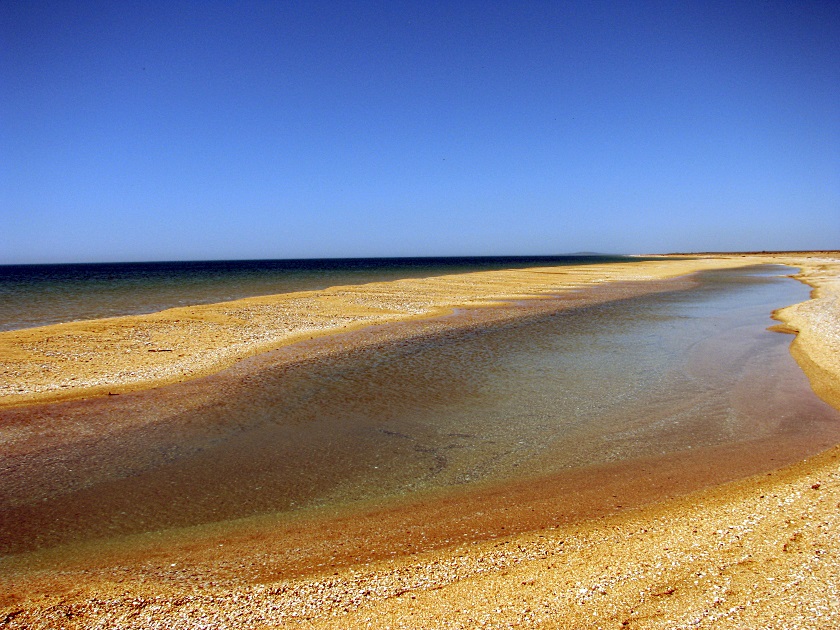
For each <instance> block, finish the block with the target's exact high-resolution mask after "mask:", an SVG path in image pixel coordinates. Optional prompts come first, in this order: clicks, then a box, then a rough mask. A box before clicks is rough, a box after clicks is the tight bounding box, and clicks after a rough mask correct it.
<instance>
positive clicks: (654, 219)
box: [0, 0, 840, 263]
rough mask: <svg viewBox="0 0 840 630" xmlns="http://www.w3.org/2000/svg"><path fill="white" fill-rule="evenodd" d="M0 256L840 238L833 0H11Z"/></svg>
mask: <svg viewBox="0 0 840 630" xmlns="http://www.w3.org/2000/svg"><path fill="white" fill-rule="evenodd" d="M0 29H1V30H0V219H1V220H0V263H28V262H77V261H132V260H182V259H226V258H314V257H339V256H423V255H485V254H486V255H494V254H500V255H501V254H560V253H568V252H576V251H599V252H615V253H643V252H667V251H700V250H763V249H768V250H769V249H817V248H835V249H836V248H840V2H836V1H827V2H807V1H806V2H733V1H730V0H727V1H724V2H690V1H687V2H672V1H664V2H631V1H616V2H592V1H584V2H560V1H559V0H558V1H554V2H546V3H541V2H500V3H494V2H490V1H483V2H475V3H471V2H464V1H462V0H459V1H454V0H453V1H452V2H441V3H436V2H431V1H426V2H399V1H385V2H370V3H367V2H355V1H353V2H316V1H304V2H299V3H298V2H282V1H276V2H213V1H209V0H203V1H197V2H177V1H172V0H170V1H167V2H154V1H151V2H130V1H120V2H113V1H112V0H106V1H103V2H84V1H73V2H67V1H60V2H39V1H26V2H24V1H17V0H2V2H0Z"/></svg>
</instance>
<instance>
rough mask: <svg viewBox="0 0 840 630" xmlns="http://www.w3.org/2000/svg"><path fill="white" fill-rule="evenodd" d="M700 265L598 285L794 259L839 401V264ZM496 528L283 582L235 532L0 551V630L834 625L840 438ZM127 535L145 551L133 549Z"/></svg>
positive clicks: (808, 352) (820, 364) (831, 392)
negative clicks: (694, 485)
mask: <svg viewBox="0 0 840 630" xmlns="http://www.w3.org/2000/svg"><path fill="white" fill-rule="evenodd" d="M705 260H706V259H703V260H701V261H699V262H698V261H685V262H678V263H673V262H666V261H663V262H662V263H661V266H658V267H657V265H659V264H660V263H651V267H648V268H647V270H644V268H643V267H642V266H641V265H639V266H638V267H634V266H631V267H629V268H628V269H626V270H624V271H622V272H621V274H624V273H626V274H627V275H626V276H622V275H620V274H619V273H618V272H616V275H613V276H610V279H613V280H615V279H622V280H628V279H632V278H630V277H628V276H629V275H631V274H634V273H637V274H641V275H642V276H643V277H644V274H648V276H647V277H650V278H657V277H671V276H674V275H680V274H681V273H687V272H690V271H693V270H695V269H700V268H704V267H703V264H709V265H710V266H712V267H718V266H734V265H739V264H755V263H760V262H779V263H785V264H791V265H795V266H797V267H799V268H800V269H801V273H800V274H799V279H800V280H802V281H803V282H806V283H808V284H810V285H811V286H813V287H814V292H813V296H812V298H813V299H812V300H810V301H808V302H805V303H803V304H800V305H795V306H792V307H789V308H786V309H782V310H781V311H780V312H779V313H777V317H778V319H779V320H780V321H781V322H782V324H781V325H782V326H785V327H787V328H788V329H790V330H797V331H799V335H798V336H797V338H796V341H795V343H794V346H793V349H792V351H793V354H794V356H795V357H796V359H797V360H798V361H799V362H800V365H802V367H803V369H804V370H805V371H806V373H807V374H808V376H809V377H810V378H811V380H812V383H814V388H815V390H816V391H817V392H818V393H819V394H820V395H821V396H822V397H823V398H824V399H825V400H827V401H828V402H830V403H831V404H833V405H834V406H839V405H840V396H838V392H840V386H839V385H840V256H838V255H837V254H831V253H820V254H813V255H805V254H796V255H777V256H774V257H768V256H761V257H758V256H756V257H750V258H748V259H746V260H742V259H741V258H735V257H731V258H729V257H727V258H714V259H708V262H704V261H705ZM643 264H644V265H648V263H643ZM568 270H569V268H563V269H562V270H561V271H563V272H567V271H568ZM584 271H587V269H584ZM592 271H594V270H592ZM657 274H661V275H657ZM598 279H599V278H598V277H597V276H592V277H590V278H589V281H590V282H596V281H597V280H598ZM584 280H585V278H584V279H581V280H580V282H583V281H584ZM489 284H490V285H492V283H489ZM560 285H561V283H560V282H558V283H557V285H555V286H554V288H549V289H546V290H545V292H551V291H557V290H558V287H560ZM368 288H369V287H365V289H368ZM503 288H505V289H506V290H507V291H509V293H508V294H504V293H503V292H502V291H501V290H500V291H499V292H498V293H495V294H493V293H491V292H490V291H487V292H486V293H485V294H484V295H483V296H482V297H480V298H473V301H470V300H467V299H464V300H463V301H458V300H453V301H451V302H448V303H446V305H440V303H439V304H438V306H437V307H436V308H439V309H442V310H445V309H447V308H451V306H452V305H453V304H456V303H481V302H482V301H484V302H486V301H490V300H494V299H501V297H502V296H503V295H507V296H510V295H511V294H516V293H517V292H516V291H514V290H512V289H511V286H510V285H505V286H504V287H503ZM530 288H531V286H530V285H529V286H528V290H525V289H523V290H522V293H523V294H528V293H530V292H531V291H530ZM345 289H346V288H345ZM536 292H537V291H534V293H536ZM396 293H397V292H396V291H395V292H394V293H393V294H388V296H389V297H388V299H397V297H396ZM354 295H357V294H354ZM459 295H463V294H459ZM379 296H380V297H381V296H382V294H381V293H380V294H379ZM314 299H316V301H317V298H314ZM370 299H373V298H370ZM419 301H420V300H419V299H417V301H416V302H413V303H414V304H416V303H417V302H419ZM248 302H250V301H248ZM365 304H366V305H367V304H369V302H366V303H365ZM217 306H218V305H217ZM227 307H229V305H227V306H225V308H227ZM366 308H367V306H366ZM429 312H434V308H432V307H430V311H429ZM167 313H170V312H169V311H168V312H167ZM389 316H393V311H391V312H389ZM399 316H400V317H411V316H412V314H410V313H408V311H407V310H406V311H404V312H401V313H400V315H399ZM149 317H152V316H149ZM126 319H127V318H126ZM132 319H134V318H132ZM140 319H145V318H140ZM110 321H117V320H110ZM84 325H91V324H84ZM342 325H343V324H342ZM358 325H360V326H361V325H364V324H358ZM55 328H57V327H50V329H51V330H54V329H55ZM43 330H47V329H39V330H35V331H30V332H32V334H43V332H39V331H43ZM67 334H68V335H69V334H72V333H69V332H68V333H67ZM3 343H6V341H4V342H3ZM152 354H154V353H152ZM3 356H4V357H5V355H3ZM213 365H219V364H218V363H215V364H213ZM208 369H209V368H208ZM135 371H136V370H135ZM68 373H70V371H69V370H68ZM21 382H23V381H21ZM128 382H130V383H135V384H136V383H143V382H147V381H127V383H128ZM125 386H126V387H129V386H130V385H128V384H126V385H125ZM33 391H34V390H33ZM78 391H81V390H78ZM87 391H91V390H90V389H88V390H87ZM28 395H29V396H32V393H31V392H30V393H29V394H28ZM17 400H18V401H21V400H23V398H22V397H19V398H18V399H17ZM497 503H498V504H497V505H490V506H489V507H491V508H493V509H497V510H499V511H500V512H501V511H508V510H513V511H515V509H516V505H515V504H513V503H511V502H510V497H509V496H507V495H503V496H502V497H501V498H500V499H499V501H498V502H497ZM501 522H502V521H501V520H500V523H501ZM263 531H265V528H264V527H263ZM269 531H270V530H269ZM496 536H497V537H496V538H495V539H492V540H485V541H483V542H473V543H469V544H464V543H459V542H457V540H456V539H454V538H453V540H452V542H451V545H449V546H447V547H445V548H442V549H438V550H434V551H429V552H425V553H416V554H412V553H410V552H409V553H406V552H404V551H400V552H399V553H397V552H396V551H395V552H394V555H393V557H391V558H390V559H388V558H387V555H386V554H385V553H381V554H380V555H379V556H378V558H379V559H374V560H373V561H371V560H370V559H369V558H366V557H365V555H364V554H363V553H359V554H358V562H356V563H355V564H350V565H349V566H343V567H336V568H335V570H333V569H331V568H329V567H327V566H325V567H316V568H314V569H313V570H312V571H311V572H310V573H309V574H305V575H300V576H298V577H295V578H290V577H288V576H282V575H274V576H272V575H271V574H270V572H264V573H260V572H259V571H255V569H254V567H255V566H258V565H261V564H262V565H265V564H266V563H270V560H271V558H270V557H269V550H270V547H271V545H267V544H266V542H265V541H264V540H263V539H261V538H260V537H259V536H257V535H256V534H251V535H250V536H249V533H248V531H247V530H244V531H240V533H239V534H237V535H232V534H229V533H224V532H223V533H219V534H218V535H217V537H216V538H212V537H211V538H209V539H212V540H213V541H214V545H213V548H211V547H209V546H204V547H200V548H199V547H195V546H193V547H190V546H189V545H188V544H187V545H185V546H182V547H181V548H180V551H179V553H181V554H183V560H184V561H182V559H180V558H176V557H173V556H172V555H170V554H168V553H165V552H163V551H161V547H160V546H159V545H160V542H159V541H158V543H155V537H154V536H151V538H150V539H149V540H148V541H146V543H145V547H144V545H143V544H140V545H137V544H136V543H132V544H130V545H129V546H128V550H125V549H118V548H115V549H114V550H113V552H112V554H111V556H110V560H109V559H108V558H104V559H101V560H99V561H94V560H91V561H86V560H85V559H84V557H83V556H84V554H82V558H81V559H80V558H79V556H78V555H76V556H73V557H72V558H70V559H68V558H64V557H62V556H61V554H60V553H57V552H51V551H47V552H43V553H39V554H32V555H31V556H18V557H7V558H5V559H0V627H2V628H90V627H97V628H276V627H304V628H362V627H365V628H368V627H373V628H388V627H389V628H476V627H486V628H507V627H544V628H628V627H629V628H695V627H700V628H836V627H840V587H838V584H840V447H834V448H833V449H831V450H829V451H827V452H825V453H823V454H821V455H819V456H816V457H812V458H810V459H808V460H806V461H803V462H800V463H797V464H795V465H793V466H790V467H787V468H785V469H782V470H780V471H776V472H773V473H769V474H762V475H760V476H754V477H750V478H747V479H743V480H740V481H736V482H732V483H728V484H724V485H721V486H717V487H714V488H709V489H705V490H701V491H697V492H694V493H691V494H689V495H685V496H681V497H678V498H672V499H669V500H666V501H663V502H660V503H657V504H654V505H646V506H641V507H639V508H636V509H632V510H627V511H624V512H621V513H618V514H610V515H605V516H603V517H596V518H593V519H591V520H589V521H586V522H584V523H578V524H562V523H558V524H553V525H548V524H545V525H543V526H540V527H536V528H534V529H533V530H532V531H526V532H523V533H518V534H515V535H505V534H504V532H503V531H499V532H498V533H497V534H496ZM272 544H273V545H274V546H275V547H276V546H277V544H278V543H277V541H276V540H275V541H273V543H272ZM292 544H294V543H292ZM132 545H134V547H133V548H134V549H144V552H143V553H142V555H140V556H139V557H138V556H137V555H132V552H131V548H132ZM216 545H220V546H218V547H217V546H216ZM230 547H232V549H229V548H230ZM155 549H157V551H155ZM216 550H218V551H216ZM380 551H385V550H380Z"/></svg>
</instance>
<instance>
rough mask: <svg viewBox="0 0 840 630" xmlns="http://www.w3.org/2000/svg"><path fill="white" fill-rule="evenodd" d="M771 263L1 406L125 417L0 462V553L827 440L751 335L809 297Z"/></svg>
mask: <svg viewBox="0 0 840 630" xmlns="http://www.w3.org/2000/svg"><path fill="white" fill-rule="evenodd" d="M784 272H785V270H784V269H783V268H780V267H777V266H765V267H761V268H751V269H746V270H745V269H741V270H732V271H719V272H706V273H703V274H700V276H699V277H698V280H699V281H698V284H697V286H696V287H695V288H693V289H690V290H680V291H672V292H667V293H661V294H656V295H648V296H644V297H638V298H632V299H628V300H621V301H617V302H611V303H607V304H601V305H598V306H590V307H586V308H579V309H573V310H569V309H565V310H564V308H563V307H564V305H563V304H562V301H561V302H558V307H557V309H556V310H554V311H553V312H552V311H551V309H548V310H547V309H546V305H547V304H548V303H546V302H543V303H542V305H541V310H540V311H539V312H535V313H534V314H532V315H530V316H527V317H523V318H521V319H518V320H516V321H508V322H505V323H496V324H493V325H491V326H487V327H484V328H480V329H472V330H460V331H448V332H447V331H443V332H440V333H434V334H427V335H424V336H419V337H417V338H414V339H408V340H404V341H401V342H399V343H392V344H385V345H382V344H375V345H372V346H370V347H367V348H357V349H355V350H353V351H352V352H347V353H341V352H338V353H333V354H331V355H330V356H329V358H327V359H324V360H318V361H304V362H300V363H296V364H291V365H289V364H286V363H283V362H281V361H278V362H277V363H276V364H274V365H273V366H272V363H271V357H265V358H263V359H261V361H262V363H260V362H259V361H257V362H255V363H256V364H259V365H261V366H262V367H260V369H259V370H256V371H254V370H251V368H248V367H247V365H250V364H247V365H246V366H245V367H241V366H240V368H237V369H239V370H240V371H239V372H236V371H235V370H234V371H231V372H229V374H228V376H225V375H224V374H223V375H220V376H219V377H217V378H210V379H207V380H206V381H204V382H206V385H201V383H200V382H198V381H196V382H193V383H192V384H191V385H189V389H178V387H179V386H173V388H168V389H167V388H164V390H161V391H162V392H164V393H165V392H170V393H172V392H179V391H184V392H187V391H189V392H191V395H189V396H179V395H168V396H167V395H164V393H161V394H156V393H154V392H147V393H144V394H140V395H136V396H125V397H114V398H113V399H99V400H98V401H91V402H90V403H88V404H85V403H68V404H57V405H47V406H41V407H38V408H33V409H35V410H36V411H29V412H27V411H25V410H16V411H6V412H3V413H0V419H2V417H3V416H4V415H5V417H7V418H11V417H12V416H15V415H16V414H17V415H18V416H20V415H21V414H24V415H25V414H26V413H37V414H40V416H44V417H48V418H51V419H52V420H53V421H55V422H71V421H77V420H78V419H79V418H82V420H83V421H85V420H86V419H88V418H89V419H90V420H91V424H92V426H108V425H109V422H110V421H112V420H114V419H117V418H119V417H121V416H124V415H126V414H135V415H137V416H138V418H139V417H142V420H143V422H142V423H139V426H138V427H137V428H133V429H125V430H120V431H116V432H113V433H107V432H104V433H96V434H91V435H88V436H86V437H84V438H83V439H80V440H79V441H78V442H77V443H75V444H73V446H72V448H64V449H63V450H58V451H57V450H55V449H44V450H42V451H40V452H34V453H32V454H30V455H29V456H27V457H26V458H23V459H22V460H21V461H15V462H13V466H12V468H9V467H6V468H5V469H4V470H3V471H2V478H0V481H2V482H3V483H2V484H0V488H2V489H0V541H4V548H3V550H4V551H5V552H10V551H20V550H23V549H31V548H36V547H40V546H49V545H53V544H57V543H60V542H68V541H73V540H81V539H87V538H94V537H100V536H110V535H115V534H124V533H131V532H139V531H151V530H156V529H161V528H165V527H173V526H184V525H192V524H198V523H204V522H213V521H221V520H226V519H231V518H239V517H245V516H250V515H254V514H260V513H268V512H275V511H288V510H296V509H299V508H301V507H307V506H340V505H346V504H347V503H349V502H355V501H363V500H371V499H381V498H385V497H388V496H401V495H406V494H411V493H415V492H417V491H423V490H432V489H440V488H446V487H453V486H464V485H466V484H473V483H492V482H498V481H501V480H504V479H509V478H512V477H517V476H536V475H541V474H547V473H552V472H555V471H560V470H564V469H569V468H580V467H588V466H593V465H597V464H601V463H604V462H613V461H623V460H629V459H633V458H639V457H648V456H657V455H664V454H673V453H680V452H688V451H690V450H692V449H694V450H696V449H704V448H707V447H711V446H714V445H720V444H732V443H743V444H745V445H749V444H751V443H757V442H758V441H760V440H763V439H765V438H774V439H777V440H778V441H779V443H780V444H782V445H784V444H785V443H786V442H790V443H791V444H793V443H796V444H799V443H801V442H802V441H803V440H805V442H807V443H808V444H809V445H810V446H809V448H812V449H814V450H819V449H820V448H824V447H826V446H828V445H829V444H831V443H834V442H836V441H837V440H840V413H838V412H837V411H836V410H834V409H832V408H831V407H829V406H828V405H826V404H825V403H823V402H822V401H820V400H819V399H818V398H817V397H816V396H815V395H814V394H813V392H812V391H811V389H810V387H809V385H808V382H807V379H806V378H805V376H804V374H803V373H802V372H801V371H800V370H799V368H798V367H797V366H796V364H795V362H794V361H793V359H792V358H791V357H790V354H789V351H788V347H789V344H790V341H791V339H792V337H790V336H789V335H782V334H779V333H774V332H769V331H767V330H766V328H767V327H768V326H770V325H772V324H773V321H772V320H771V319H770V313H771V311H772V310H774V309H776V308H779V307H782V306H785V305H788V304H792V303H796V302H800V301H803V300H805V299H807V298H808V289H807V287H805V286H803V285H801V284H799V283H798V282H796V281H793V280H791V279H789V278H785V277H780V276H779V274H780V273H784ZM526 311H527V309H526ZM281 354H282V353H281ZM278 356H279V355H278ZM249 370H251V371H249ZM231 375H232V376H231ZM240 376H241V378H240ZM225 379H227V380H225ZM782 450H784V449H782ZM787 456H788V457H789V458H795V457H801V456H802V453H801V451H800V450H797V451H791V452H790V453H789V454H788V455H787ZM778 463H779V465H781V464H782V463H784V462H783V461H779V462H778Z"/></svg>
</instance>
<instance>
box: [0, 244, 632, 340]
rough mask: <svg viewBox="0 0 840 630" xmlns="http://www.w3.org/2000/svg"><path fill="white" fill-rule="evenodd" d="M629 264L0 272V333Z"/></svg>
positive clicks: (594, 259) (562, 260)
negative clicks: (313, 294)
mask: <svg viewBox="0 0 840 630" xmlns="http://www.w3.org/2000/svg"><path fill="white" fill-rule="evenodd" d="M634 260H641V259H640V258H628V257H623V256H601V255H598V256H494V257H453V258H331V259H306V260H227V261H187V262H147V263H101V264H66V265H0V330H14V329H18V328H29V327H32V326H42V325H45V324H55V323H58V322H66V321H75V320H82V319H95V318H100V317H115V316H119V315H136V314H140V313H153V312H156V311H161V310H164V309H167V308H173V307H176V306H184V305H189V304H212V303H214V302H223V301H227V300H236V299H239V298H244V297H251V296H256V295H273V294H276V293H289V292H292V291H307V290H315V289H324V288H326V287H330V286H338V285H347V284H364V283H367V282H381V281H388V280H397V279H400V278H417V277H429V276H439V275H444V274H451V273H466V272H470V271H487V270H493V269H505V268H516V267H520V268H521V267H536V266H557V265H580V264H594V263H603V262H611V261H634Z"/></svg>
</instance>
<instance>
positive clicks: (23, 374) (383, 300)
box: [0, 256, 768, 407]
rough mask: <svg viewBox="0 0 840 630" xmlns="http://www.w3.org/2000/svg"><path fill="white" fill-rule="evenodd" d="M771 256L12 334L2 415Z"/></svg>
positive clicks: (237, 307) (487, 277) (423, 286)
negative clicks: (399, 326)
mask: <svg viewBox="0 0 840 630" xmlns="http://www.w3.org/2000/svg"><path fill="white" fill-rule="evenodd" d="M766 260H768V258H767V257H750V258H746V257H741V256H715V257H706V258H700V259H689V258H685V259H681V260H665V259H663V260H654V261H644V262H633V263H618V264H614V263H613V264H596V265H576V266H567V267H541V268H533V269H516V270H506V271H488V272H477V273H470V274H458V275H450V276H441V277H435V278H425V279H422V278H421V279H406V280H400V281H396V282H381V283H370V284H365V285H358V286H341V287H333V288H330V289H325V290H323V291H308V292H298V293H288V294H282V295H274V296H264V297H255V298H247V299H242V300H236V301H232V302H223V303H219V304H209V305H201V306H189V307H181V308H174V309H168V310H165V311H161V312H158V313H153V314H149V315H139V316H128V317H116V318H108V319H97V320H89V321H82V322H71V323H65V324H56V325H51V326H44V327H40V328H29V329H23V330H15V331H7V332H2V333H0V407H2V406H10V405H20V404H28V403H32V402H47V401H54V400H67V399H74V398H75V399H78V398H86V397H90V396H107V395H108V394H119V393H124V392H127V391H133V390H138V389H147V388H150V387H156V386H160V385H165V384H169V383H174V382H179V381H183V380H188V379H192V378H196V377H199V376H203V375H206V374H210V373H213V372H218V371H220V370H222V369H224V368H226V367H229V366H230V365H232V364H234V363H236V362H237V361H239V360H241V359H243V358H245V357H248V356H252V355H255V354H259V353H262V352H265V351H268V350H272V349H275V348H278V347H281V346H285V345H289V344H292V343H295V342H296V341H300V340H304V339H309V338H312V337H315V336H319V335H329V334H334V333H340V332H344V331H348V330H354V329H359V328H364V327H367V326H370V325H373V324H381V323H385V322H392V321H400V320H410V319H417V318H426V317H431V316H435V315H440V314H444V313H447V312H450V311H451V310H452V309H453V308H456V307H459V306H484V305H490V304H494V303H495V304H498V303H499V302H503V301H510V300H516V299H520V298H523V297H534V296H544V295H552V294H558V293H562V292H567V291H570V290H574V289H577V288H581V287H586V286H592V285H598V284H602V283H612V282H627V281H646V280H654V279H664V278H672V277H676V276H681V275H685V274H688V273H692V272H694V271H700V270H704V269H717V268H723V267H734V266H740V265H746V264H756V263H760V262H762V261H766Z"/></svg>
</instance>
